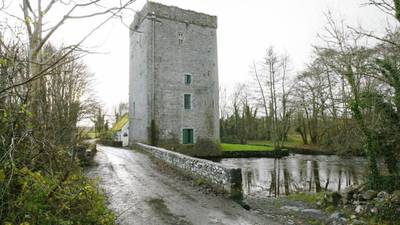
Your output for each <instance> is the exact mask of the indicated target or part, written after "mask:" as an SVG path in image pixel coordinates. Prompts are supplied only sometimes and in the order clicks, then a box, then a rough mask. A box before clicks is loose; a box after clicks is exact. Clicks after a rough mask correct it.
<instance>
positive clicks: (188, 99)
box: [183, 94, 192, 109]
mask: <svg viewBox="0 0 400 225" xmlns="http://www.w3.org/2000/svg"><path fill="white" fill-rule="evenodd" d="M183 108H184V109H192V95H191V94H184V95H183Z"/></svg>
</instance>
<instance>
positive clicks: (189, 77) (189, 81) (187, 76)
mask: <svg viewBox="0 0 400 225" xmlns="http://www.w3.org/2000/svg"><path fill="white" fill-rule="evenodd" d="M185 84H186V85H190V84H192V75H191V74H185Z"/></svg>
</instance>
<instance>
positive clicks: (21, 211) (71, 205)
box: [4, 167, 115, 225]
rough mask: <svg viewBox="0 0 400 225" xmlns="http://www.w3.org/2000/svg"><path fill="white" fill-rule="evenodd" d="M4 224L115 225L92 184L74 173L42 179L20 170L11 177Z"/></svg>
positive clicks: (29, 171) (25, 170)
mask: <svg viewBox="0 0 400 225" xmlns="http://www.w3.org/2000/svg"><path fill="white" fill-rule="evenodd" d="M14 176H15V177H14V179H15V180H16V181H17V183H16V184H15V185H14V186H13V190H10V193H18V194H16V196H13V197H15V198H12V199H10V200H11V201H10V202H9V204H8V209H7V211H8V213H7V215H6V217H5V218H4V219H5V220H4V221H6V223H5V224H7V223H11V224H41V225H52V224H58V225H63V224H65V225H67V224H68V225H69V224H93V225H94V224H107V225H108V224H115V222H114V221H115V216H114V215H113V214H112V213H111V212H110V211H109V210H108V209H107V208H106V207H105V199H104V197H103V196H102V195H101V193H100V192H99V190H98V189H97V188H96V184H95V182H94V181H91V180H89V179H87V178H86V177H84V176H83V175H81V172H80V171H79V170H78V171H75V172H73V173H71V174H69V175H55V176H44V175H42V174H41V173H40V172H33V171H31V170H29V169H28V168H26V167H24V168H22V169H20V170H17V173H16V174H15V175H14Z"/></svg>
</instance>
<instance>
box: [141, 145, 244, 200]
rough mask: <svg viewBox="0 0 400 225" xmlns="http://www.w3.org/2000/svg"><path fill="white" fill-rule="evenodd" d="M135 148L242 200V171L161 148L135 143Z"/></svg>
mask: <svg viewBox="0 0 400 225" xmlns="http://www.w3.org/2000/svg"><path fill="white" fill-rule="evenodd" d="M136 146H137V147H139V148H141V149H143V150H145V151H147V152H149V153H150V154H152V155H153V156H154V157H156V158H157V159H160V160H162V161H164V162H166V163H167V164H169V165H171V166H173V167H174V168H176V169H178V170H180V171H182V172H184V173H185V174H188V175H189V176H191V177H193V178H202V179H204V180H205V181H207V183H208V184H210V185H211V186H212V187H214V188H216V189H218V190H221V189H222V190H223V191H225V192H227V193H228V194H229V195H230V197H232V198H234V199H237V200H241V199H242V197H243V196H242V171H241V169H240V168H230V167H227V166H224V165H222V164H219V163H215V162H212V161H209V160H205V159H199V158H194V157H190V156H187V155H183V154H180V153H176V152H172V151H169V150H166V149H163V148H158V147H154V146H149V145H145V144H141V143H137V145H136Z"/></svg>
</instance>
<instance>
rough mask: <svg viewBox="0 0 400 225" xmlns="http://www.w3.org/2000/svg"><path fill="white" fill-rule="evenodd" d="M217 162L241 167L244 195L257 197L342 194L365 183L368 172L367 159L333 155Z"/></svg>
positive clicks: (298, 155) (232, 159) (230, 159)
mask: <svg viewBox="0 0 400 225" xmlns="http://www.w3.org/2000/svg"><path fill="white" fill-rule="evenodd" d="M220 163H222V164H224V165H229V166H235V167H240V168H242V177H243V192H244V194H245V195H250V196H252V195H253V196H259V197H262V196H279V195H288V194H290V193H293V192H299V191H306V192H316V191H323V190H330V191H341V190H343V189H344V188H345V187H347V186H349V185H357V184H360V183H362V182H363V181H365V178H366V171H367V170H366V165H367V160H366V158H364V157H339V156H335V155H329V156H328V155H318V156H315V155H300V154H292V155H290V156H288V157H284V158H281V159H273V158H229V159H222V160H221V161H220Z"/></svg>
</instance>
